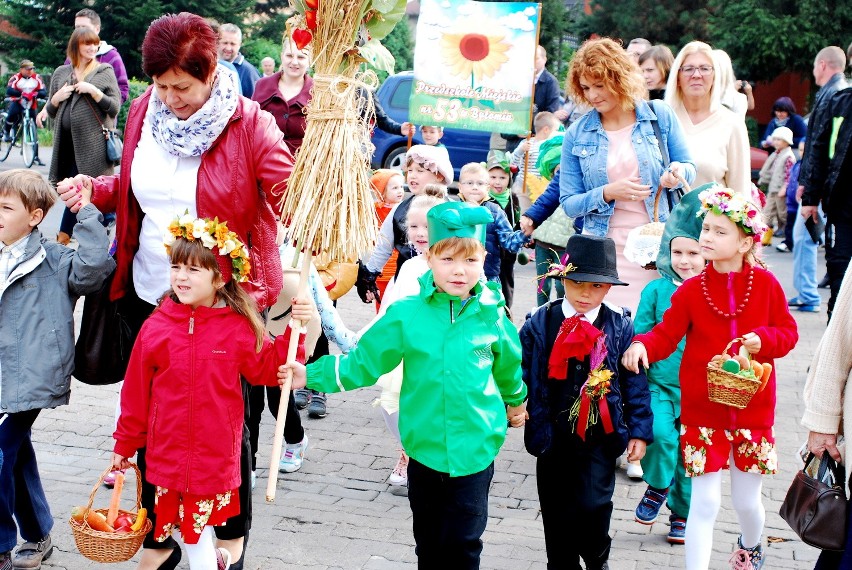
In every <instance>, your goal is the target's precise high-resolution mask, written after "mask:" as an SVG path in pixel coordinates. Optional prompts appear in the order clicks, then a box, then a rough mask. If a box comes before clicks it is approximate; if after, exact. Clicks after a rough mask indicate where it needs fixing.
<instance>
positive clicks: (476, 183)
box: [459, 180, 488, 188]
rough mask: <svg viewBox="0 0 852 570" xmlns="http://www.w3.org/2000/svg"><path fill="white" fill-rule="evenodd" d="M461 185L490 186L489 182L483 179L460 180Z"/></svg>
mask: <svg viewBox="0 0 852 570" xmlns="http://www.w3.org/2000/svg"><path fill="white" fill-rule="evenodd" d="M459 185H460V186H479V187H480V188H482V187H484V186H488V182H483V181H482V180H468V181H467V182H459Z"/></svg>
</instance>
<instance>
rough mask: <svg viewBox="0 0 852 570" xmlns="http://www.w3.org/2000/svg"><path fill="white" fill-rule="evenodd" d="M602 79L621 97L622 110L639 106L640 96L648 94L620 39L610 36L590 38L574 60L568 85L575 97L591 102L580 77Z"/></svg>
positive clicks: (569, 72)
mask: <svg viewBox="0 0 852 570" xmlns="http://www.w3.org/2000/svg"><path fill="white" fill-rule="evenodd" d="M582 77H588V78H589V79H591V80H592V81H600V82H602V83H603V84H604V86H605V87H606V89H607V90H609V91H610V92H612V93H613V94H614V95H615V96H616V97H617V98H618V100H619V103H620V106H621V108H622V110H624V111H629V110H631V109H633V108H634V107H635V104H634V101H635V100H636V99H641V98H644V97H645V95H646V94H647V89H646V88H645V81H644V80H643V79H642V74H641V73H639V69H638V68H637V67H636V64H635V63H633V60H632V59H630V56H629V55H628V54H627V52H626V51H624V48H623V47H621V45H620V44H619V43H617V42H616V41H615V40H612V39H610V38H597V39H592V40H587V41H586V42H584V43H583V45H582V46H580V49H579V50H577V53H576V54H574V58H573V59H572V60H571V68H570V69H569V70H568V81H567V85H566V89H567V90H568V91H570V92H571V94H572V95H573V96H574V98H575V99H576V100H578V101H582V102H583V103H586V104H589V100H588V99H586V94H585V93H584V92H583V88H582V87H581V86H580V79H581V78H582Z"/></svg>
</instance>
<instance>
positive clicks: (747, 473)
mask: <svg viewBox="0 0 852 570" xmlns="http://www.w3.org/2000/svg"><path fill="white" fill-rule="evenodd" d="M699 199H700V200H701V210H700V211H699V216H703V221H702V227H701V234H700V237H699V240H698V243H699V246H700V248H701V255H702V256H703V257H704V258H705V259H706V260H707V261H708V262H709V263H708V264H707V266H706V268H705V269H704V271H703V272H702V273H701V275H700V276H697V277H694V278H692V279H689V280H687V281H686V282H684V283H683V285H681V286H680V287H679V288H678V289H677V291H675V293H674V294H673V295H672V299H671V308H670V309H669V310H667V311H666V312H665V314H664V315H663V320H662V322H661V323H659V324H658V325H656V326H655V327H654V328H653V329H651V331H649V332H648V333H646V334H640V335H637V336H636V338H635V339H634V343H633V345H632V346H631V347H630V349H629V350H628V351H627V352H626V353H625V355H624V358H623V363H624V366H625V367H626V368H628V369H630V370H633V371H638V370H639V365H640V364H641V365H643V366H645V367H646V368H647V367H648V364H649V362H657V361H658V360H661V359H663V358H666V357H667V356H668V355H670V354H671V353H672V352H674V350H675V349H676V348H677V345H678V343H679V341H680V339H682V338H683V337H684V335H685V336H686V346H685V348H684V351H683V358H682V361H681V367H680V386H681V430H680V446H681V453H682V454H683V462H684V466H685V468H686V475H687V476H688V477H692V501H691V503H690V507H689V517H688V523H687V525H686V568H687V569H689V570H697V569H706V568H707V567H708V566H709V564H710V556H711V553H712V550H713V526H714V524H715V521H716V515H717V513H718V511H719V506H720V503H721V499H722V490H721V485H722V470H723V469H726V468H730V471H731V499H732V503H733V507H734V510H735V511H736V513H737V519H738V520H739V523H740V530H741V535H740V537H739V540H738V545H737V550H736V552H734V555H733V556H732V557H731V565H732V568H735V569H737V570H746V569H753V570H758V569H759V568H761V567H762V566H763V550H762V546H761V534H762V533H763V526H764V522H765V518H766V514H765V511H764V507H763V504H762V502H761V486H762V481H763V478H762V476H763V475H771V474H773V473H775V472H776V471H777V469H778V465H777V454H776V450H775V433H774V429H773V425H774V423H775V372H774V370H773V371H772V372H771V374H770V375H769V377H768V380H767V382H766V384H765V387H764V388H763V389H762V391H759V392H758V393H756V394H755V395H754V397H753V398H752V399H751V401H750V402H749V403H748V404H747V405H746V407H745V408H744V409H737V408H734V407H730V406H727V405H725V404H721V403H715V402H711V401H710V399H709V392H708V387H707V386H708V385H707V373H706V369H707V363H708V362H710V361H711V360H712V359H713V357H714V355H717V354H720V353H721V352H722V351H723V350H724V348H725V345H727V344H728V342H729V341H731V340H734V339H741V340H739V341H738V342H737V343H736V344H734V345H733V346H732V348H733V349H734V350H736V349H738V348H740V347H741V348H743V349H744V350H745V351H747V352H748V353H750V354H751V355H752V357H753V358H754V359H755V360H757V361H758V362H760V363H768V364H773V360H774V359H775V358H781V357H783V356H785V355H786V354H787V353H788V352H789V351H790V350H792V348H793V347H794V346H795V344H796V341H797V340H798V333H797V330H796V321H795V320H793V317H792V316H791V315H790V312H789V310H788V309H787V300H786V297H785V296H784V291H783V289H782V288H781V285H780V284H779V283H778V281H777V280H776V279H775V277H774V276H773V275H772V273H770V272H769V271H767V270H766V269H765V267H763V265H762V263H761V262H760V260H759V259H757V257H756V255H755V248H756V247H757V244H758V243H759V242H760V238H761V235H762V234H763V232H764V231H766V225H765V224H764V222H763V220H762V218H761V216H760V211H759V210H758V208H757V206H755V205H754V204H752V203H751V202H748V201H746V199H745V198H744V197H743V195H742V194H740V193H737V192H734V191H733V190H731V189H730V188H723V187H721V186H713V187H711V188H710V189H708V190H705V191H704V192H702V193H701V194H699ZM773 368H774V366H773Z"/></svg>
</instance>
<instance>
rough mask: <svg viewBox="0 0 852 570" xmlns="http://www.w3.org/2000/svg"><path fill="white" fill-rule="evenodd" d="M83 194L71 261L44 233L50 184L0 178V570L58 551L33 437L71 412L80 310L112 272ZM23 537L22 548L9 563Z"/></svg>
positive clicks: (10, 175)
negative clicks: (47, 419) (56, 414)
mask: <svg viewBox="0 0 852 570" xmlns="http://www.w3.org/2000/svg"><path fill="white" fill-rule="evenodd" d="M81 192H83V193H84V195H83V197H82V199H81V201H80V203H81V204H83V207H82V208H81V209H80V211H79V212H78V213H77V220H78V221H77V227H76V228H75V230H76V231H75V234H74V235H75V236H76V237H77V240H78V242H79V249H78V250H77V251H74V250H73V249H70V248H67V247H65V246H62V245H59V244H58V243H55V242H52V241H47V240H44V239H43V238H42V235H41V232H39V230H38V225H39V223H40V222H41V221H42V219H43V218H44V216H45V214H46V213H47V211H48V210H49V209H50V207H51V206H52V205H53V203H54V202H55V201H56V193H55V192H54V191H53V189H52V188H51V187H50V185H49V184H48V183H47V181H46V180H45V179H44V178H43V177H42V176H41V175H40V174H38V173H37V172H33V171H31V170H23V169H17V170H10V171H8V172H4V173H2V174H0V570H7V569H10V568H12V567H14V568H40V567H41V561H42V560H44V559H45V558H47V557H48V556H50V554H51V552H52V550H53V546H52V544H51V541H50V534H49V533H50V530H51V528H52V527H53V517H52V516H51V514H50V507H49V506H48V504H47V498H46V497H45V495H44V489H42V485H41V478H40V476H39V473H38V465H37V464H36V457H35V452H34V451H33V445H32V441H31V433H32V432H31V428H32V425H33V423H34V422H35V420H36V418H37V417H38V415H39V412H41V410H42V409H44V408H55V407H56V406H61V405H64V404H67V403H68V400H69V396H70V393H71V373H72V372H73V370H74V305H75V304H76V303H77V299H78V297H80V296H81V295H86V294H89V293H93V292H95V291H98V290H99V289H100V287H101V285H102V284H103V282H104V280H105V279H106V278H107V277H108V276H109V274H110V273H111V272H112V270H113V268H114V267H115V263H114V262H113V260H112V258H111V257H110V255H109V252H108V248H109V238H108V236H107V233H106V229H105V228H104V227H103V226H102V225H101V223H100V222H101V219H102V216H101V214H100V212H98V210H97V208H95V207H94V206H93V205H91V204H90V203H89V196H88V195H85V190H82V189H81ZM16 523H17V525H16ZM18 531H20V533H21V537H22V538H23V539H24V541H25V542H24V543H23V544H22V545H21V546H20V547H19V548H18V549H17V551H16V552H15V556H14V560H13V559H12V557H11V554H12V553H11V551H12V548H13V547H14V546H15V545H16V544H17V541H18V540H17V539H18V536H17V533H18Z"/></svg>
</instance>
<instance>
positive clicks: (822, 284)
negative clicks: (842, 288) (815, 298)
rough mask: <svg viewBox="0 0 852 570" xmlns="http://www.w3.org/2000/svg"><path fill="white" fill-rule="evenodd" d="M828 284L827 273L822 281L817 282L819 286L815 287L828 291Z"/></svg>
mask: <svg viewBox="0 0 852 570" xmlns="http://www.w3.org/2000/svg"><path fill="white" fill-rule="evenodd" d="M829 283H830V281H829V279H828V273H826V274H825V277H823V278H822V281H820V282H819V285H817V287H819V288H820V289H828V285H829Z"/></svg>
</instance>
